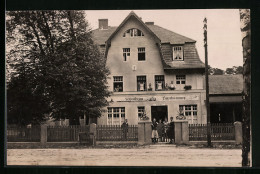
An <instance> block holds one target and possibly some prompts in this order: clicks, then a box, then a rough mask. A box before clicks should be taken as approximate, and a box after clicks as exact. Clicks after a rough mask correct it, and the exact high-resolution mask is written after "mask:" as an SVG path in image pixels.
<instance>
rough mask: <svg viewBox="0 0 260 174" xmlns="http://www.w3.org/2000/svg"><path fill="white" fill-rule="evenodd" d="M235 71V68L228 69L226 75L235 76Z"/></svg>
mask: <svg viewBox="0 0 260 174" xmlns="http://www.w3.org/2000/svg"><path fill="white" fill-rule="evenodd" d="M234 73H235V71H234V68H227V69H226V74H234Z"/></svg>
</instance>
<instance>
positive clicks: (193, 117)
mask: <svg viewBox="0 0 260 174" xmlns="http://www.w3.org/2000/svg"><path fill="white" fill-rule="evenodd" d="M179 110H180V112H183V114H184V115H185V116H186V117H187V120H188V123H189V124H196V123H197V122H198V119H197V115H198V110H197V105H179Z"/></svg>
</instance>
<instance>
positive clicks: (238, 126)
mask: <svg viewBox="0 0 260 174" xmlns="http://www.w3.org/2000/svg"><path fill="white" fill-rule="evenodd" d="M234 126H235V140H236V144H242V123H241V122H239V121H236V122H234Z"/></svg>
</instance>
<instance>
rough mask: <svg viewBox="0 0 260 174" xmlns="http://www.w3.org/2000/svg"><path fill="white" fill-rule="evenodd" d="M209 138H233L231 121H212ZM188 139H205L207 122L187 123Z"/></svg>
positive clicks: (233, 127) (233, 132)
mask: <svg viewBox="0 0 260 174" xmlns="http://www.w3.org/2000/svg"><path fill="white" fill-rule="evenodd" d="M210 131H211V140H213V141H214V140H235V126H234V124H233V123H214V124H211V125H210ZM189 140H190V141H206V140H207V124H189Z"/></svg>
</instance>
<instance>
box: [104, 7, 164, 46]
mask: <svg viewBox="0 0 260 174" xmlns="http://www.w3.org/2000/svg"><path fill="white" fill-rule="evenodd" d="M131 17H134V18H135V19H137V21H139V22H140V23H141V24H142V25H143V26H144V28H146V29H147V30H148V32H150V33H151V34H152V35H153V36H154V37H155V38H156V39H158V40H159V41H160V39H159V38H158V36H156V35H155V34H154V33H153V32H152V31H151V30H150V28H149V27H147V25H145V23H144V22H143V21H142V20H141V18H140V17H138V16H137V15H136V14H135V12H133V11H131V12H130V13H129V15H128V16H127V17H126V18H125V19H124V20H123V22H122V23H121V24H120V25H119V26H118V27H117V29H116V30H115V31H114V32H113V33H112V34H111V35H110V36H109V38H108V39H107V42H108V43H109V42H110V41H111V39H112V38H113V37H114V35H115V34H116V33H117V32H118V31H119V30H120V29H121V28H122V26H124V25H125V23H126V22H127V21H128V20H129V19H130V18H131Z"/></svg>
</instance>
